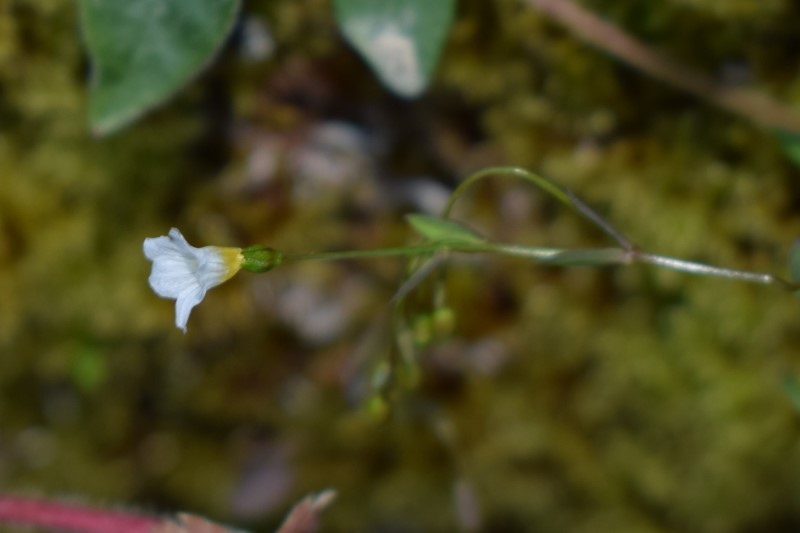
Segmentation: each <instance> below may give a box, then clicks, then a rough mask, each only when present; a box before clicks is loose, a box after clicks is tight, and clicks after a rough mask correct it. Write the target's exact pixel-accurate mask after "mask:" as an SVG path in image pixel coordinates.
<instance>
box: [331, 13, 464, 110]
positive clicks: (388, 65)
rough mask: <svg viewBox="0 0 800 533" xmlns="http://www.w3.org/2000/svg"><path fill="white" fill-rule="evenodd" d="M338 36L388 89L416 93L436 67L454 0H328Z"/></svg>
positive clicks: (449, 23)
mask: <svg viewBox="0 0 800 533" xmlns="http://www.w3.org/2000/svg"><path fill="white" fill-rule="evenodd" d="M334 9H335V11H336V18H337V20H338V22H339V26H340V28H341V30H342V33H344V36H345V37H346V38H347V40H348V41H349V42H350V44H352V45H353V47H354V48H355V49H356V50H357V51H358V52H359V53H360V54H361V55H362V56H363V57H364V59H365V60H366V61H367V63H368V64H369V65H370V67H372V69H373V70H374V71H375V73H376V74H377V75H378V78H380V80H381V82H382V83H383V84H384V85H385V86H386V87H388V88H389V89H391V90H392V91H393V92H394V93H396V94H397V95H399V96H403V97H405V98H413V97H415V96H419V95H420V94H422V92H423V91H424V90H425V88H426V87H427V86H428V83H429V81H430V79H431V77H432V76H433V72H434V70H435V69H436V63H437V62H438V61H439V55H440V53H441V50H442V45H443V44H444V40H445V37H446V36H447V32H448V31H449V29H450V25H451V24H452V22H453V14H454V11H455V0H381V1H377V0H334Z"/></svg>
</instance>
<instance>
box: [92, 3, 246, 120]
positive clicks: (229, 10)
mask: <svg viewBox="0 0 800 533" xmlns="http://www.w3.org/2000/svg"><path fill="white" fill-rule="evenodd" d="M239 5H240V0H191V1H187V0H135V1H129V0H80V14H81V24H82V27H83V34H84V38H85V40H86V45H87V47H88V48H89V55H90V56H91V60H92V69H93V70H92V81H91V93H90V98H89V121H90V123H91V126H92V129H93V131H94V132H95V133H98V134H106V133H110V132H113V131H115V130H118V129H119V128H121V127H123V126H125V125H127V124H128V123H130V122H132V121H133V120H134V119H136V118H137V117H139V116H140V115H141V114H142V113H144V112H145V111H147V110H149V109H151V108H152V107H154V106H156V105H158V104H160V103H161V102H163V101H164V100H165V99H167V98H168V97H169V96H171V95H172V94H173V93H175V92H176V91H177V90H178V89H180V88H181V87H182V86H183V85H184V84H186V83H187V82H188V81H189V80H190V79H191V78H192V77H193V76H194V75H196V74H197V73H198V72H199V71H200V70H201V69H202V68H203V67H204V66H205V65H207V64H208V63H209V62H210V61H211V59H212V57H213V55H214V53H215V52H216V51H217V50H218V49H219V47H220V46H221V45H222V43H223V42H224V41H225V38H226V37H227V36H228V34H229V33H230V31H231V28H232V27H233V22H234V20H235V19H236V13H237V12H238V10H239Z"/></svg>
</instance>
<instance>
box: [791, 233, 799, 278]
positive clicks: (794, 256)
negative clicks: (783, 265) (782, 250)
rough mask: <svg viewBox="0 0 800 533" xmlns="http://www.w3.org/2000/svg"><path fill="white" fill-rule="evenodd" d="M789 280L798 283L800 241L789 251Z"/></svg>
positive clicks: (795, 242)
mask: <svg viewBox="0 0 800 533" xmlns="http://www.w3.org/2000/svg"><path fill="white" fill-rule="evenodd" d="M789 279H790V280H792V281H793V282H795V283H800V239H798V240H796V241H794V244H793V245H792V247H791V248H790V249H789Z"/></svg>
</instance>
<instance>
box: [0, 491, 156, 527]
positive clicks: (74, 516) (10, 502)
mask: <svg viewBox="0 0 800 533" xmlns="http://www.w3.org/2000/svg"><path fill="white" fill-rule="evenodd" d="M0 524H16V525H24V526H36V527H40V528H46V529H52V530H58V531H74V532H77V533H152V531H153V530H154V529H155V528H156V527H157V526H158V525H159V521H158V520H156V519H154V518H148V517H144V516H138V515H135V514H129V513H123V512H120V511H106V510H101V509H95V508H91V507H85V506H80V505H67V504H63V503H56V502H51V501H46V500H35V499H31V498H20V497H16V496H2V495H0Z"/></svg>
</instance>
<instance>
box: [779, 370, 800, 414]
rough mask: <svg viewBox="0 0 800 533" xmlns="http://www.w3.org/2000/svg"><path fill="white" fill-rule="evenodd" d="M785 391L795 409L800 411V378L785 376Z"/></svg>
mask: <svg viewBox="0 0 800 533" xmlns="http://www.w3.org/2000/svg"><path fill="white" fill-rule="evenodd" d="M783 392H784V393H785V394H786V396H788V397H789V401H790V402H792V406H793V407H794V408H795V410H796V411H797V412H800V379H798V378H797V376H786V377H784V378H783Z"/></svg>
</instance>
